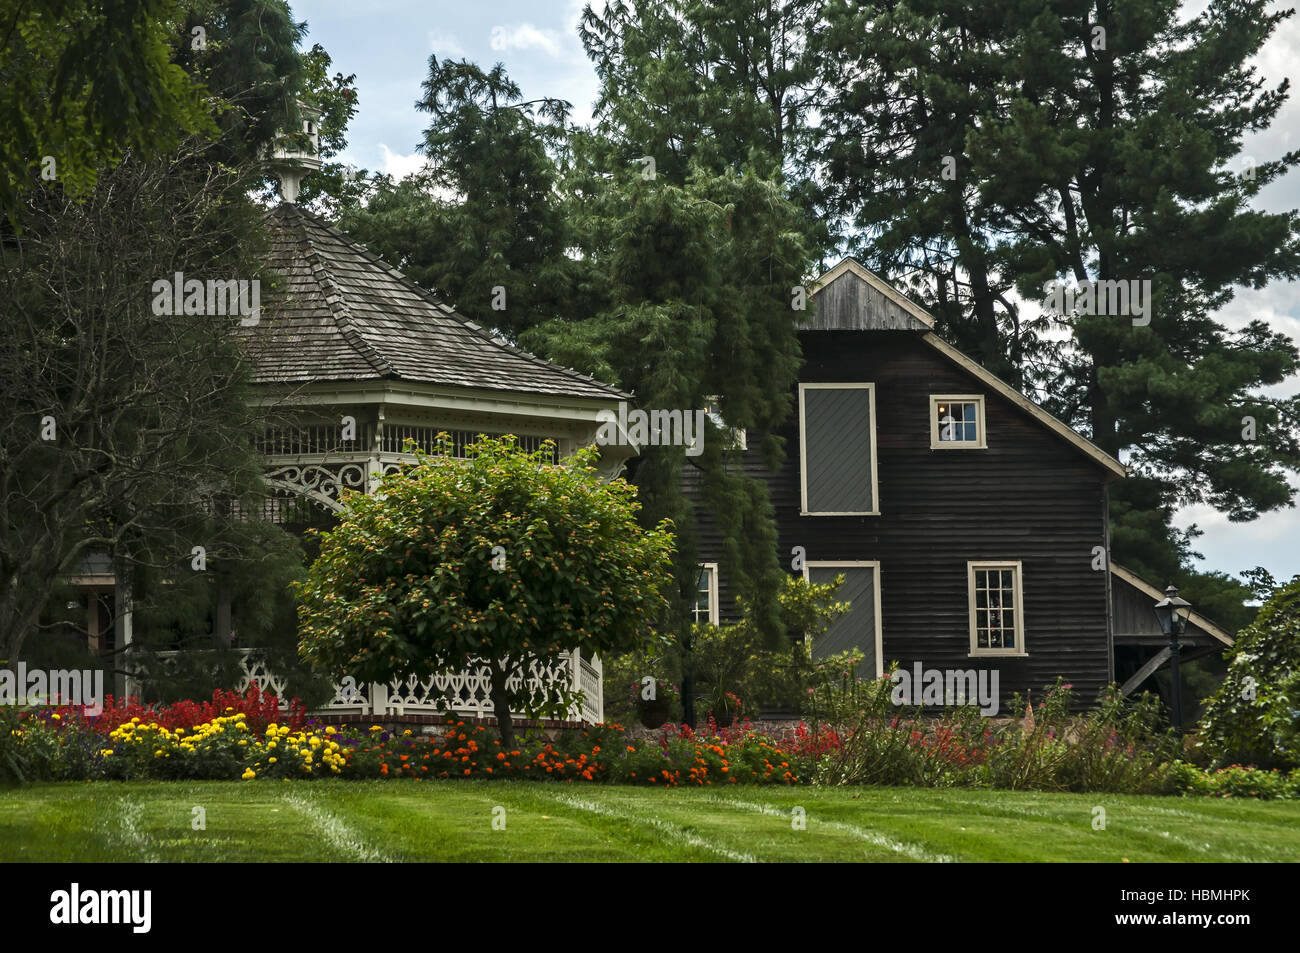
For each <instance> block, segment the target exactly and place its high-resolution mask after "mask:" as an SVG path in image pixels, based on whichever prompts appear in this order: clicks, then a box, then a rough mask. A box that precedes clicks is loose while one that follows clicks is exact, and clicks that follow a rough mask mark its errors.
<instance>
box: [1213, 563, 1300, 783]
mask: <svg viewBox="0 0 1300 953" xmlns="http://www.w3.org/2000/svg"><path fill="white" fill-rule="evenodd" d="M1199 743H1200V745H1201V746H1202V747H1203V748H1204V749H1205V750H1206V751H1207V752H1208V753H1209V755H1210V757H1211V758H1212V759H1213V761H1214V763H1215V765H1216V766H1220V767H1222V766H1223V765H1227V764H1232V763H1234V762H1241V763H1251V764H1260V765H1263V766H1266V767H1269V766H1274V765H1276V766H1279V767H1286V768H1295V767H1300V576H1296V577H1295V578H1294V579H1292V580H1291V582H1290V583H1288V584H1287V585H1285V586H1280V587H1279V588H1278V589H1277V590H1276V591H1275V592H1274V593H1273V595H1272V597H1271V598H1270V599H1269V600H1268V601H1267V602H1266V603H1265V604H1264V607H1263V608H1262V609H1260V610H1259V615H1258V616H1256V618H1255V621H1254V622H1252V623H1251V624H1250V625H1248V626H1247V627H1246V628H1245V629H1243V630H1242V631H1241V632H1240V633H1239V634H1238V635H1237V640H1236V644H1234V645H1233V647H1232V649H1231V650H1230V652H1229V653H1228V675H1227V678H1225V679H1224V680H1223V684H1222V685H1221V686H1220V687H1219V690H1218V692H1217V693H1216V694H1215V695H1214V697H1213V698H1211V699H1210V701H1209V704H1208V705H1207V706H1206V709H1205V714H1204V716H1202V719H1201V731H1200V741H1199Z"/></svg>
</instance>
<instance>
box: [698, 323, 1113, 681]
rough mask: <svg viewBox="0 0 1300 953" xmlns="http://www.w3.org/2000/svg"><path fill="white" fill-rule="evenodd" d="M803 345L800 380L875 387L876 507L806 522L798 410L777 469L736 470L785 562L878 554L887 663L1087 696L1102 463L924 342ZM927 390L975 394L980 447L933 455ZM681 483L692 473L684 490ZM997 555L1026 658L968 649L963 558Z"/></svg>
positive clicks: (899, 338)
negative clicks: (795, 555)
mask: <svg viewBox="0 0 1300 953" xmlns="http://www.w3.org/2000/svg"><path fill="white" fill-rule="evenodd" d="M800 338H801V343H802V346H803V354H804V366H803V370H802V372H801V375H800V377H801V380H802V381H805V382H824V383H831V382H871V383H874V384H875V385H876V387H875V393H876V430H877V436H876V444H877V453H878V459H877V472H878V478H879V499H880V511H881V512H880V515H879V516H861V517H857V516H850V517H835V516H800V515H799V497H800V493H799V459H798V454H799V434H798V416H797V412H796V414H795V415H793V416H792V419H791V420H790V421H789V423H788V424H787V425H786V426H785V427H783V428H782V429H781V430H780V431H779V435H780V436H781V437H783V438H784V440H785V448H786V461H785V464H784V465H783V467H782V468H781V469H780V470H779V471H778V472H776V473H771V472H769V471H767V470H766V469H765V468H764V467H763V466H762V465H761V463H760V461H758V460H757V459H756V456H757V455H756V454H753V453H746V454H744V460H743V466H744V468H745V469H746V470H747V471H748V472H750V473H752V474H754V475H758V476H761V477H763V478H764V480H765V481H766V483H767V485H768V488H769V493H770V494H771V498H772V503H773V506H774V508H775V511H776V514H777V521H778V526H779V530H780V536H781V553H782V558H783V559H784V560H785V561H786V564H787V565H789V560H790V552H791V549H792V547H794V546H802V547H804V548H805V550H806V551H807V558H808V559H809V560H879V561H880V564H881V569H880V578H881V616H882V620H881V621H882V628H883V633H884V660H885V663H886V664H888V663H889V662H891V661H897V662H899V663H900V664H902V665H905V666H909V667H910V666H911V665H912V664H913V663H914V662H921V663H922V664H923V665H924V666H926V667H927V668H942V669H948V668H960V669H968V668H973V669H977V670H979V669H992V668H997V669H998V670H999V671H1000V682H1001V689H1002V694H1003V697H1004V701H1005V700H1007V699H1009V696H1010V695H1011V694H1012V693H1013V692H1017V691H1019V692H1020V693H1021V694H1024V692H1025V691H1026V690H1033V691H1035V692H1038V690H1039V689H1041V688H1043V687H1044V686H1048V685H1051V684H1052V683H1053V682H1055V680H1056V678H1057V676H1061V677H1063V678H1065V679H1066V681H1068V682H1071V683H1072V684H1073V685H1074V687H1075V691H1076V697H1078V698H1080V699H1081V700H1082V701H1084V702H1086V703H1089V704H1090V703H1091V702H1092V701H1093V700H1095V698H1096V696H1097V692H1098V691H1099V690H1100V689H1101V688H1102V687H1103V686H1104V685H1105V683H1106V681H1107V672H1108V660H1109V645H1108V639H1107V614H1108V606H1107V598H1108V593H1107V575H1108V573H1106V572H1105V571H1096V570H1093V569H1092V562H1093V548H1094V547H1096V546H1105V545H1106V524H1105V493H1106V490H1105V479H1106V474H1105V472H1104V471H1103V470H1102V468H1101V467H1100V466H1099V465H1098V464H1097V463H1095V462H1094V461H1092V460H1091V459H1089V458H1088V457H1087V456H1085V455H1084V454H1083V453H1081V452H1080V451H1079V449H1078V448H1077V447H1074V446H1072V445H1071V444H1069V443H1068V442H1067V441H1066V440H1064V439H1063V438H1062V437H1060V436H1059V435H1057V434H1055V433H1053V432H1052V431H1051V430H1049V429H1047V428H1046V427H1045V426H1044V425H1043V424H1042V423H1041V422H1039V421H1037V420H1035V419H1034V418H1033V417H1031V416H1030V415H1029V414H1027V413H1026V412H1025V411H1023V410H1022V409H1020V408H1018V407H1016V406H1015V405H1013V404H1011V403H1010V402H1009V401H1007V400H1006V399H1004V398H1003V397H1001V396H999V395H998V394H997V393H995V392H993V391H991V390H989V389H988V388H987V387H985V386H984V385H983V384H982V383H981V382H980V381H979V380H978V379H977V378H975V377H973V376H972V375H970V374H969V373H967V372H966V371H964V370H962V369H960V368H959V367H957V366H956V365H954V364H952V363H951V362H950V361H948V360H946V359H945V358H944V357H943V356H942V355H940V354H939V353H938V352H937V351H935V350H934V349H933V348H931V347H930V346H928V345H927V344H925V343H924V342H923V341H922V340H921V338H920V336H919V335H917V334H914V333H911V332H897V331H894V332H890V331H860V332H838V331H822V332H817V331H808V332H803V333H801V335H800ZM931 394H983V395H984V398H985V420H986V427H987V434H988V437H987V442H988V449H986V450H931V449H930V420H929V412H930V395H931ZM753 443H754V441H751V445H753ZM688 470H689V468H688ZM690 483H691V481H690V478H689V476H688V486H687V492H688V494H689V493H691V487H690ZM698 526H699V531H700V536H699V540H700V549H701V553H700V558H701V561H705V560H707V561H716V562H718V563H719V564H720V565H719V590H720V593H721V609H722V616H723V618H724V619H728V618H734V616H735V606H734V601H733V599H734V593H733V585H732V579H731V576H730V573H729V572H728V568H729V567H728V566H727V563H726V559H725V555H724V551H723V546H722V540H721V539H720V537H719V535H718V532H717V529H716V527H715V526H713V525H711V521H710V520H708V519H707V518H700V519H699V521H698ZM994 559H997V560H1002V559H1005V560H1018V561H1020V562H1021V563H1022V565H1023V579H1022V587H1023V592H1024V602H1025V605H1024V609H1023V612H1024V625H1025V647H1026V649H1027V651H1028V657H1027V658H997V659H990V658H971V657H970V656H969V654H968V653H969V645H970V639H969V615H968V603H967V567H966V564H967V561H968V560H994ZM865 648H869V647H865Z"/></svg>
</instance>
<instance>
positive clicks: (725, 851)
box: [550, 794, 758, 864]
mask: <svg viewBox="0 0 1300 953" xmlns="http://www.w3.org/2000/svg"><path fill="white" fill-rule="evenodd" d="M550 797H551V799H552V800H554V801H558V802H559V803H561V804H567V805H568V806H569V807H573V808H577V809H578V810H580V811H588V812H590V813H592V814H596V815H599V816H600V817H609V818H614V819H615V820H620V821H630V822H632V823H634V824H642V825H648V826H650V827H653V828H654V829H655V830H657V831H660V832H662V833H663V834H665V835H666V836H667V837H668V838H669V839H671V840H674V841H676V842H677V843H681V844H687V845H689V846H691V847H697V848H699V849H701V850H707V851H709V852H710V853H712V854H717V855H718V856H719V857H723V858H725V859H726V860H731V861H735V862H737V863H742V864H756V863H758V858H757V857H755V856H754V855H753V854H750V853H746V852H744V851H736V850H731V849H730V848H729V847H723V846H721V845H720V844H711V843H709V842H708V841H707V840H705V839H704V838H702V837H697V836H696V835H694V834H689V833H687V832H686V831H684V830H682V829H681V828H679V827H677V826H675V825H673V824H670V823H669V822H667V821H663V820H660V819H659V818H657V817H646V816H644V815H642V814H629V813H626V812H624V811H616V810H614V809H613V808H610V807H607V806H605V805H603V804H597V803H596V802H595V801H588V800H585V799H583V798H576V797H573V796H572V795H569V794H551V795H550Z"/></svg>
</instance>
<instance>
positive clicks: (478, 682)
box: [237, 649, 604, 723]
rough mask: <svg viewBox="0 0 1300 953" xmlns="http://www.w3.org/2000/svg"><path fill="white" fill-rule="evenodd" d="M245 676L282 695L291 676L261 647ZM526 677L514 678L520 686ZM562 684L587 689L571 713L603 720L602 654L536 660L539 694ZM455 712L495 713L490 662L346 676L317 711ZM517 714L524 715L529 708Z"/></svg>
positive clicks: (246, 664)
mask: <svg viewBox="0 0 1300 953" xmlns="http://www.w3.org/2000/svg"><path fill="white" fill-rule="evenodd" d="M241 654H242V656H243V657H242V659H241V662H240V670H241V678H240V681H239V684H238V686H237V688H238V690H239V691H241V692H243V691H246V690H247V689H248V687H249V686H250V685H257V687H258V688H259V689H260V690H261V691H264V692H274V693H275V694H276V695H278V696H280V697H281V698H282V699H283V698H284V696H285V686H286V681H285V679H284V678H282V677H280V676H278V675H276V674H275V673H274V672H272V671H271V669H270V668H269V667H268V666H267V664H266V662H265V661H264V660H263V659H262V658H261V657H260V656H259V655H258V653H257V652H256V651H255V650H251V649H244V650H242V653H241ZM521 678H522V676H521V675H520V674H519V673H516V674H515V675H513V676H512V677H511V679H510V683H509V684H510V687H511V688H512V689H518V687H519V685H520V681H521ZM557 682H558V683H560V684H562V685H564V687H566V688H567V689H569V690H570V691H573V692H581V693H582V694H581V697H580V698H579V699H578V700H577V701H576V702H575V703H574V705H573V708H572V709H570V711H569V712H568V716H569V718H570V719H571V720H573V721H585V722H593V723H594V722H599V721H602V720H603V718H604V700H603V695H602V685H601V664H600V660H599V659H592V660H588V659H585V658H582V657H581V656H579V655H578V653H576V652H575V653H565V654H563V655H561V656H559V657H557V658H555V659H553V660H551V661H550V662H548V663H544V662H541V661H537V660H534V661H533V662H532V663H531V665H530V666H529V672H528V684H529V685H530V686H531V688H532V691H531V692H530V694H531V695H532V696H533V697H534V698H539V697H540V695H541V692H542V690H543V688H544V686H546V685H550V684H555V683H557ZM442 713H445V714H453V715H460V716H462V717H474V718H490V717H492V715H493V710H492V682H491V675H490V673H489V669H488V665H487V663H486V662H477V663H474V664H472V665H470V666H469V667H468V668H465V669H462V670H460V671H457V672H444V673H439V674H436V675H430V676H427V677H425V678H419V677H417V676H414V675H411V676H408V677H405V678H394V679H390V680H389V681H387V682H382V683H381V682H356V681H355V680H347V679H345V680H344V681H342V682H339V683H336V684H335V685H334V696H333V698H331V699H330V700H329V702H327V703H326V704H325V706H324V707H323V708H321V709H318V710H317V711H315V712H313V714H335V715H343V714H355V715H365V716H367V717H383V716H384V715H406V714H442ZM512 714H515V715H518V716H523V715H524V714H525V713H524V712H519V711H516V712H513V713H512Z"/></svg>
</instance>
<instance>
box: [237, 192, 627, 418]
mask: <svg viewBox="0 0 1300 953" xmlns="http://www.w3.org/2000/svg"><path fill="white" fill-rule="evenodd" d="M266 226H267V228H268V230H269V231H270V233H271V251H270V254H269V256H268V259H267V264H268V265H270V266H271V267H272V268H274V269H275V270H276V271H277V272H279V274H280V275H281V276H282V278H283V282H284V283H283V284H282V285H281V286H280V287H279V288H278V289H277V291H276V293H275V295H273V296H270V295H268V298H270V300H269V302H265V303H264V307H263V313H262V318H261V321H260V322H259V323H258V324H257V325H254V326H253V327H249V328H241V329H240V330H241V332H242V333H244V334H245V335H247V337H248V339H249V353H250V356H251V357H252V358H253V361H254V364H255V371H254V375H253V379H254V381H255V382H256V383H259V384H278V383H289V384H301V383H307V382H311V381H364V380H380V379H396V380H403V381H415V382H422V383H428V384H442V385H450V386H454V387H474V388H483V389H488V390H501V391H513V392H515V393H521V392H522V393H529V394H544V395H548V396H562V397H580V398H604V399H606V400H617V399H626V397H627V396H628V395H626V394H624V393H623V392H621V391H619V390H617V389H615V388H613V387H610V386H608V385H606V384H602V383H600V382H599V381H596V380H593V379H592V378H590V377H586V376H584V375H582V374H579V373H578V372H577V371H573V370H569V369H566V368H563V367H560V366H559V365H557V364H552V363H550V362H549V361H545V360H542V359H541V358H539V357H535V356H533V355H532V354H529V353H527V352H526V351H521V350H519V349H518V348H515V347H512V346H510V345H509V344H506V343H504V342H503V341H501V340H500V339H498V338H496V337H494V336H493V335H492V334H491V332H489V331H487V330H485V329H484V328H481V327H480V326H479V325H477V324H475V323H474V322H473V321H471V320H469V319H468V318H466V317H464V316H463V315H460V314H457V313H456V312H455V311H454V310H453V309H451V308H450V307H448V306H447V305H445V304H443V303H442V302H441V301H439V300H438V299H437V298H436V297H434V295H433V294H431V293H430V292H428V291H426V290H425V289H423V288H421V287H419V286H418V285H416V284H415V283H414V282H412V281H411V280H410V279H408V278H407V277H406V276H405V275H403V274H402V273H401V272H399V271H398V270H397V269H396V268H393V267H392V266H391V265H389V264H387V263H386V262H384V261H383V260H382V259H380V258H379V257H378V256H376V255H374V254H373V253H371V252H369V251H367V250H366V249H365V248H363V247H362V246H360V245H358V244H356V243H355V242H353V241H351V240H350V239H349V238H347V236H345V235H344V234H343V233H342V232H340V231H339V230H338V229H336V228H333V227H331V226H330V225H327V224H326V223H325V222H323V221H321V220H320V219H319V218H317V217H316V216H314V215H312V214H311V213H310V212H307V211H304V210H303V209H302V208H299V207H298V206H296V205H292V204H290V203H287V202H286V203H282V204H280V205H278V206H276V207H275V208H274V209H272V210H271V211H270V212H269V213H268V214H267V216H266Z"/></svg>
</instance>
